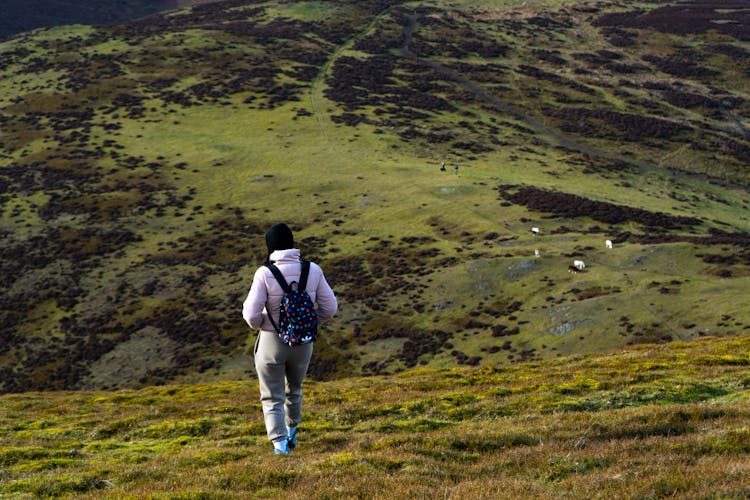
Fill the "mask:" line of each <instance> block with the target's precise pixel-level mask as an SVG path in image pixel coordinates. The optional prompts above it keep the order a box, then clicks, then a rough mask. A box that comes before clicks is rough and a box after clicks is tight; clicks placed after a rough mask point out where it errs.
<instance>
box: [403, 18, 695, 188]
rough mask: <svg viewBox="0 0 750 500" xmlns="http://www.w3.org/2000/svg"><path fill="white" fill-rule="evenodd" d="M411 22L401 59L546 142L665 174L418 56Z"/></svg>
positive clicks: (413, 25) (412, 21) (642, 169)
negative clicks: (575, 134)
mask: <svg viewBox="0 0 750 500" xmlns="http://www.w3.org/2000/svg"><path fill="white" fill-rule="evenodd" d="M407 20H408V22H407V24H406V26H405V27H404V37H403V38H404V41H403V44H402V45H401V47H400V48H399V52H400V54H401V56H403V57H405V58H408V59H412V60H414V61H417V62H419V63H420V64H423V65H425V66H428V67H429V68H432V69H433V70H434V71H435V72H436V73H438V74H440V75H442V76H444V77H445V78H447V79H448V80H451V81H453V82H456V83H457V84H458V85H459V86H461V88H463V89H464V90H466V91H468V92H470V93H472V94H474V95H475V96H476V97H478V98H480V99H482V100H483V101H485V102H487V103H488V104H490V105H491V106H492V107H493V108H494V109H496V110H497V111H499V112H501V113H504V114H507V115H511V116H513V117H515V118H516V119H518V120H520V121H522V122H524V123H525V124H526V125H528V126H529V127H530V128H531V129H532V130H534V131H535V132H536V133H537V134H538V136H539V137H540V138H542V139H546V141H547V142H548V143H549V144H551V145H553V146H562V147H564V148H566V149H569V150H572V151H577V152H579V153H583V154H585V155H588V156H592V157H596V158H601V159H604V160H610V161H617V162H622V163H625V164H627V165H631V166H634V167H637V168H638V169H640V170H641V171H642V173H645V172H644V171H652V172H659V173H663V171H664V170H663V169H661V168H659V167H658V166H656V165H654V164H652V163H649V162H646V161H641V160H634V159H632V158H627V157H625V156H621V155H616V154H610V153H606V152H604V151H601V150H599V149H596V148H593V147H591V146H587V145H585V144H581V143H580V142H577V141H575V140H574V139H572V138H571V137H569V136H567V135H565V134H564V133H562V132H561V131H560V130H558V129H556V128H553V127H550V126H549V125H546V124H544V123H542V122H541V121H539V120H538V119H537V118H534V117H533V116H531V115H529V114H527V113H525V112H524V111H521V110H520V109H518V108H516V107H514V106H512V105H510V104H508V103H507V102H503V101H501V100H500V99H498V98H497V97H495V96H494V95H492V94H490V93H488V92H487V91H486V90H484V89H483V88H482V87H480V86H479V85H477V84H476V83H474V82H472V81H471V80H469V79H468V78H466V77H465V76H464V75H462V74H460V73H458V72H456V71H454V70H452V69H450V68H448V67H446V66H444V65H442V64H440V63H437V62H435V61H431V60H428V59H424V58H421V57H419V55H418V54H416V53H415V52H414V51H413V50H411V48H409V43H410V42H411V37H412V34H413V33H414V30H415V29H416V26H417V16H416V15H414V14H412V15H409V16H407ZM671 175H673V176H674V175H677V173H675V172H672V173H671ZM680 175H682V174H680ZM685 175H687V174H685Z"/></svg>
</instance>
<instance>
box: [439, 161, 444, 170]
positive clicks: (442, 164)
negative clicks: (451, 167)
mask: <svg viewBox="0 0 750 500" xmlns="http://www.w3.org/2000/svg"><path fill="white" fill-rule="evenodd" d="M440 171H441V172H445V162H443V163H441V164H440Z"/></svg>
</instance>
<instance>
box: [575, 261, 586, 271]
mask: <svg viewBox="0 0 750 500" xmlns="http://www.w3.org/2000/svg"><path fill="white" fill-rule="evenodd" d="M573 265H574V266H575V268H576V269H578V270H579V271H583V270H584V269H585V268H586V264H585V263H584V262H583V261H582V260H574V261H573Z"/></svg>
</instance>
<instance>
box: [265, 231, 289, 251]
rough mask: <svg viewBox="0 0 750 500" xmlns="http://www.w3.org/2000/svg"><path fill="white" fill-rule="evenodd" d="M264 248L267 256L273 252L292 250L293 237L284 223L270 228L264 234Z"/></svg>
mask: <svg viewBox="0 0 750 500" xmlns="http://www.w3.org/2000/svg"><path fill="white" fill-rule="evenodd" d="M266 246H267V247H268V254H269V255H270V254H271V252H273V251H274V250H288V249H290V248H294V236H292V230H291V229H289V226H287V225H286V224H284V223H281V224H276V225H274V226H271V229H269V230H268V231H267V232H266Z"/></svg>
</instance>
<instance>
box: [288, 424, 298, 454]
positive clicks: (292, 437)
mask: <svg viewBox="0 0 750 500" xmlns="http://www.w3.org/2000/svg"><path fill="white" fill-rule="evenodd" d="M288 431H289V437H287V438H286V445H287V447H288V448H289V449H290V450H293V449H295V448H296V447H297V428H296V427H289V429H288Z"/></svg>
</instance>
